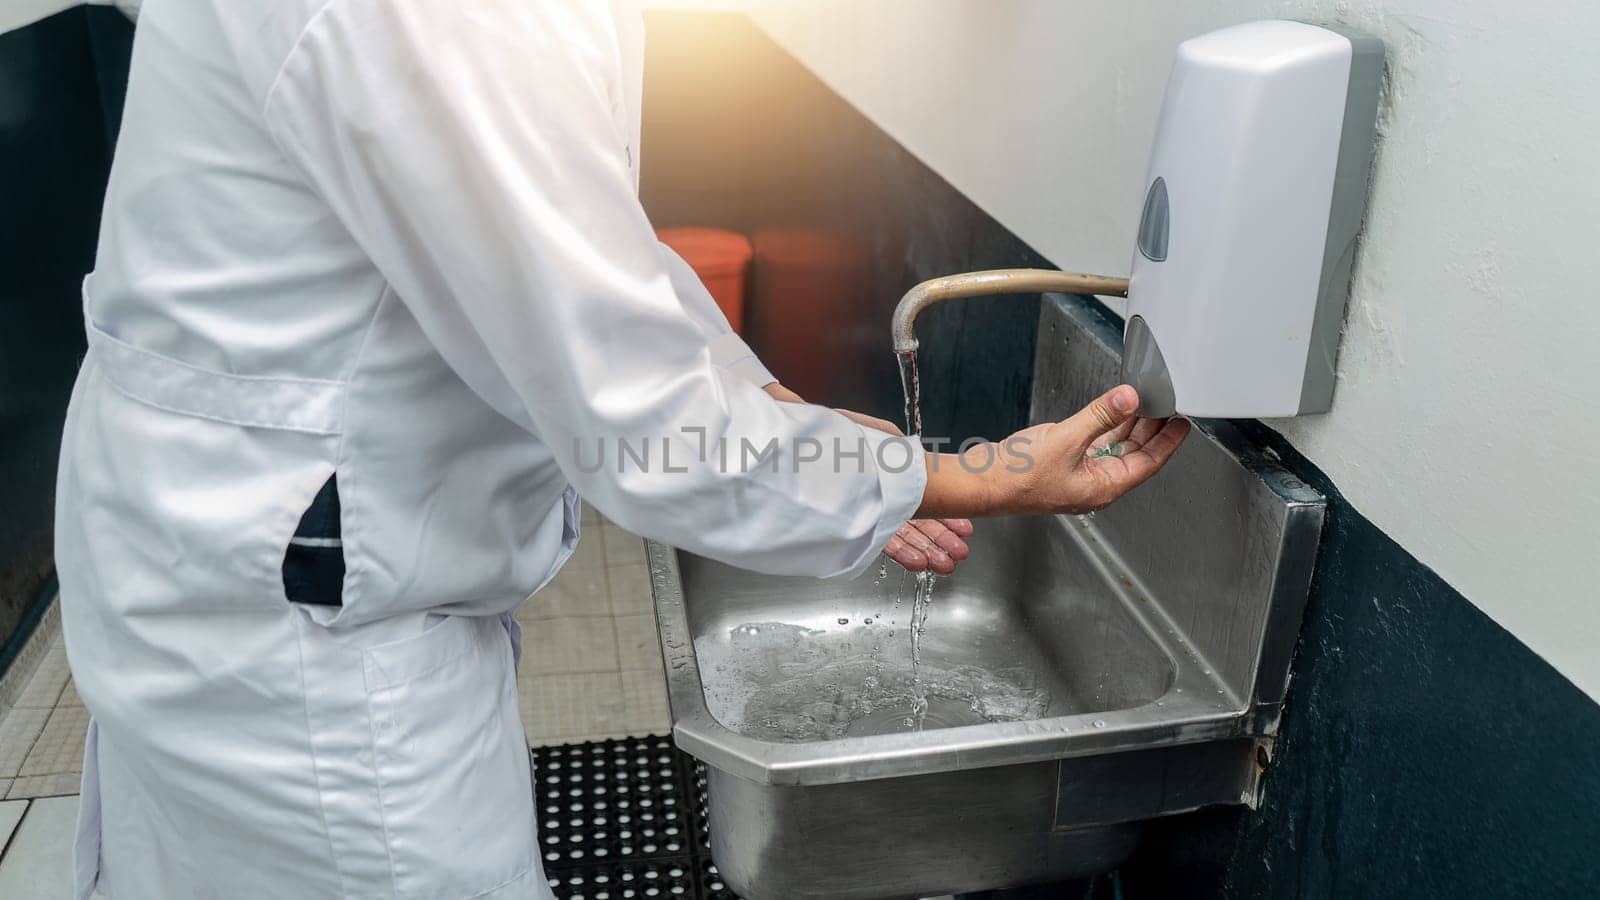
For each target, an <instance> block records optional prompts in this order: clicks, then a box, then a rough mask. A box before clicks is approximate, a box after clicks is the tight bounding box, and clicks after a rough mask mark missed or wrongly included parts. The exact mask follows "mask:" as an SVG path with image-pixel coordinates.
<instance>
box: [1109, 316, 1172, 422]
mask: <svg viewBox="0 0 1600 900" xmlns="http://www.w3.org/2000/svg"><path fill="white" fill-rule="evenodd" d="M1121 378H1122V383H1123V384H1131V385H1133V387H1134V389H1135V390H1137V391H1138V392H1139V415H1141V416H1143V417H1145V418H1147V419H1165V418H1169V417H1171V416H1175V415H1177V414H1178V401H1177V396H1176V394H1175V393H1174V391H1173V388H1172V375H1171V374H1170V373H1168V372H1167V361H1166V360H1165V359H1163V358H1162V356H1161V348H1160V347H1159V346H1157V344H1156V336H1155V335H1154V334H1153V333H1152V332H1151V331H1150V326H1149V325H1146V324H1145V322H1144V318H1143V317H1141V316H1134V317H1133V318H1131V319H1129V320H1128V330H1127V331H1126V332H1125V333H1124V334H1123V336H1122V372H1121Z"/></svg>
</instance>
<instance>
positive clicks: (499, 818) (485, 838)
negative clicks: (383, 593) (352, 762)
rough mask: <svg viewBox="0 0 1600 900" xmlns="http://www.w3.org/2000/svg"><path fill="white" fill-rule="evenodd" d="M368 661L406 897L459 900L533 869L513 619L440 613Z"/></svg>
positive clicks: (392, 839)
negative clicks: (509, 626) (509, 622)
mask: <svg viewBox="0 0 1600 900" xmlns="http://www.w3.org/2000/svg"><path fill="white" fill-rule="evenodd" d="M363 663H364V674H365V677H366V686H367V703H368V707H369V710H370V712H371V715H372V725H373V764H374V767H375V770H376V773H377V776H378V792H379V802H380V804H381V807H382V814H383V822H384V837H385V841H386V842H387V844H388V847H389V853H390V858H391V865H392V868H393V874H394V888H395V894H396V896H399V897H408V898H429V900H457V898H465V897H473V896H476V895H478V894H482V893H485V892H487V891H490V890H492V889H494V888H495V887H497V886H499V885H502V884H505V883H506V882H510V881H514V880H516V879H517V878H519V877H521V876H523V875H524V874H525V873H526V872H527V871H528V869H529V868H530V867H531V866H532V865H533V862H534V852H535V847H536V840H535V837H534V819H533V786H532V783H531V780H530V776H529V771H528V748H527V743H526V738H525V737H524V735H523V731H522V724H521V720H520V719H519V717H518V714H517V700H516V676H515V674H514V672H513V669H512V663H511V645H510V640H509V638H508V637H507V635H506V632H505V629H504V627H503V626H502V625H501V624H500V623H499V621H498V620H496V619H493V618H479V617H466V616H441V617H439V618H438V619H437V620H436V621H435V622H434V623H433V624H432V626H431V627H430V628H429V629H428V630H427V631H425V632H423V633H422V634H420V635H417V636H415V637H410V638H406V639H404V640H400V641H396V642H393V643H389V644H383V645H379V646H376V647H371V648H368V649H367V650H366V651H364V659H363Z"/></svg>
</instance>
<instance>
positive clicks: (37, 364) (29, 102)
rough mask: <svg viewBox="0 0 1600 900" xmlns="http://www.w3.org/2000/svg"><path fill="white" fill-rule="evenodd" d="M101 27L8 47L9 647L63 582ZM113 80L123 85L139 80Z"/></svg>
mask: <svg viewBox="0 0 1600 900" xmlns="http://www.w3.org/2000/svg"><path fill="white" fill-rule="evenodd" d="M95 12H96V13H97V14H104V15H111V16H118V18H120V16H119V15H118V14H117V13H114V12H112V11H111V10H97V11H95ZM99 17H100V16H99V15H96V16H93V18H97V19H98V18H99ZM91 18H92V17H91V15H90V13H89V12H88V11H86V10H83V9H73V10H69V11H67V12H63V13H60V14H58V15H55V16H51V17H50V18H48V19H45V20H43V21H41V22H37V23H35V24H32V25H29V26H26V27H24V28H20V29H17V30H15V31H11V32H8V33H6V34H3V35H0V171H3V172H4V173H5V174H4V181H3V185H4V193H3V196H4V202H3V203H0V639H8V638H13V637H16V636H17V635H15V634H14V632H15V631H16V628H17V625H18V623H19V621H21V620H22V619H23V618H24V617H25V614H26V613H27V612H28V610H29V608H30V607H32V606H33V605H34V604H36V603H38V601H39V600H40V599H41V598H40V591H41V589H42V588H43V587H44V586H45V584H46V583H47V581H48V579H49V576H50V573H51V570H52V551H51V528H52V524H51V523H52V521H53V514H54V507H55V502H54V498H55V469H56V451H57V447H58V446H59V443H60V439H61V425H62V418H63V415H64V414H65V411H66V401H67V395H68V393H69V392H70V390H71V387H72V379H73V376H74V375H75V374H76V372H77V369H78V362H79V360H80V359H81V357H82V354H83V323H82V318H81V311H80V301H79V282H80V281H81V280H82V278H83V276H84V274H85V273H87V272H88V271H89V269H90V268H91V267H92V261H93V258H94V247H95V235H96V231H97V227H98V222H99V216H100V203H101V198H102V195H103V193H104V190H105V179H106V173H107V170H108V166H109V164H110V144H109V141H108V139H107V132H106V122H107V108H108V107H107V101H106V95H105V92H104V91H103V88H102V81H101V77H100V75H99V73H98V70H97V67H96V64H95V60H96V49H95V41H94V40H92V39H91V31H90V20H91ZM97 27H98V26H97ZM122 27H123V29H124V31H123V34H124V43H126V30H127V29H126V23H125V22H124V23H123V26H122ZM103 30H104V31H105V35H104V36H105V37H110V36H112V35H114V34H115V32H114V31H112V30H109V29H103ZM112 69H113V72H112V75H111V76H110V78H109V81H108V84H109V85H110V86H114V85H115V84H117V83H118V80H119V78H124V77H125V76H124V75H121V74H119V71H118V70H119V64H118V63H117V62H116V61H115V60H113V67H112ZM125 70H126V62H125V56H124V61H122V62H121V63H120V71H123V72H125ZM113 105H120V97H118V98H117V99H115V100H114V101H113ZM3 664H4V660H0V665H3Z"/></svg>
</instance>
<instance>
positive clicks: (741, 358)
mask: <svg viewBox="0 0 1600 900" xmlns="http://www.w3.org/2000/svg"><path fill="white" fill-rule="evenodd" d="M660 246H661V256H662V259H663V260H664V261H665V262H666V266H667V275H668V276H669V277H670V278H671V279H672V290H673V292H674V293H676V294H677V295H678V299H679V300H681V301H682V302H683V310H684V312H686V313H688V314H689V318H691V319H693V320H694V323H695V324H696V325H698V326H700V330H701V332H703V333H704V334H705V336H706V341H707V344H708V346H709V347H710V350H711V361H712V362H713V363H715V364H716V365H719V366H721V367H722V368H724V369H727V370H728V371H730V372H732V373H734V374H735V375H738V376H739V377H740V378H743V379H744V380H746V381H748V382H750V383H751V384H753V385H755V386H756V387H765V386H766V385H769V384H772V383H773V382H776V381H777V380H778V379H777V378H775V377H773V374H772V373H771V372H769V371H767V367H766V366H765V365H764V364H762V362H761V360H760V358H758V357H757V356H756V354H755V351H753V350H751V349H750V345H749V344H746V343H745V342H744V338H741V337H740V336H739V335H738V334H737V333H736V332H734V330H733V326H732V325H729V324H728V317H727V316H725V315H723V314H722V307H720V306H718V305H717V301H716V298H715V297H712V296H711V292H710V291H708V290H706V286H705V283H704V282H702V281H701V280H700V276H699V275H696V274H695V272H694V269H693V268H692V267H690V265H689V264H688V263H687V262H684V260H683V257H681V256H679V255H678V253H677V251H675V250H673V249H672V248H671V247H668V246H667V245H666V244H661V245H660Z"/></svg>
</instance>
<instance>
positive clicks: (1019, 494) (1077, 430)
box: [919, 385, 1189, 516]
mask: <svg viewBox="0 0 1600 900" xmlns="http://www.w3.org/2000/svg"><path fill="white" fill-rule="evenodd" d="M1138 406H1139V395H1138V392H1137V391H1135V390H1134V389H1133V388H1132V387H1130V386H1128V385H1119V386H1117V387H1115V388H1112V389H1111V390H1109V391H1107V392H1106V393H1104V394H1102V395H1101V396H1100V397H1098V398H1096V399H1095V401H1094V402H1092V403H1090V404H1089V405H1088V406H1086V407H1084V408H1083V410H1082V411H1080V412H1078V413H1077V414H1076V415H1074V416H1072V417H1071V418H1069V419H1065V420H1063V421H1060V422H1048V423H1045V424H1042V425H1035V426H1034V427H1032V428H1027V429H1024V430H1022V431H1019V432H1017V433H1016V434H1014V435H1012V436H1011V437H1009V438H1007V439H1006V440H1005V441H1004V442H1002V443H1000V444H983V445H979V446H976V447H972V448H970V449H969V450H968V451H967V453H966V458H965V459H957V458H955V457H941V458H940V459H937V460H931V461H930V463H929V475H930V477H929V481H928V489H927V491H926V493H925V494H924V495H923V503H922V509H921V510H920V511H919V512H920V513H921V514H923V515H934V516H944V515H974V514H980V515H1009V514H1018V513H1023V514H1028V513H1034V514H1038V513H1086V512H1092V511H1094V510H1097V509H1102V508H1104V507H1106V506H1108V505H1109V504H1110V503H1111V502H1112V501H1114V500H1116V499H1117V498H1118V497H1121V496H1122V495H1123V494H1126V493H1127V492H1128V491H1130V490H1133V489H1134V488H1135V487H1137V486H1139V485H1140V484H1143V483H1144V482H1145V481H1147V480H1148V479H1149V478H1150V477H1151V476H1153V475H1155V473H1156V472H1158V471H1160V470H1161V467H1162V466H1164V465H1166V463H1167V460H1169V459H1171V458H1172V454H1173V453H1174V452H1176V451H1177V449H1178V446H1179V445H1180V444H1182V443H1183V439H1184V438H1185V437H1187V436H1188V434H1189V423H1188V421H1187V420H1184V419H1140V418H1136V417H1135V416H1134V411H1135V410H1136V409H1138Z"/></svg>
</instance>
